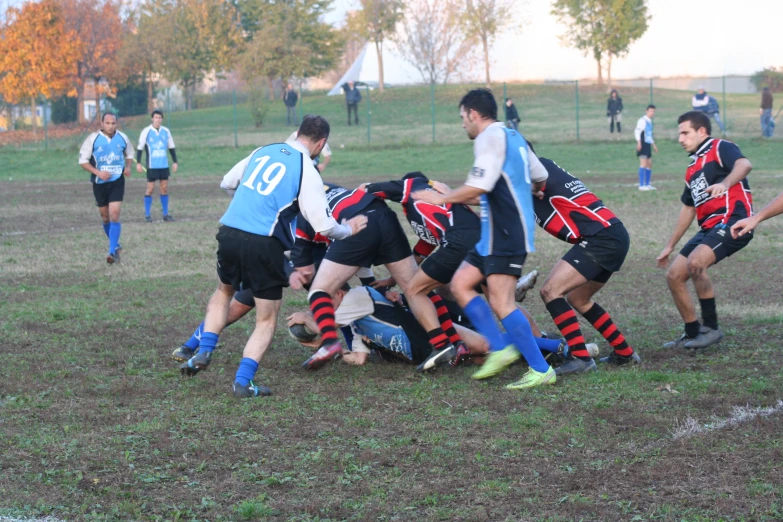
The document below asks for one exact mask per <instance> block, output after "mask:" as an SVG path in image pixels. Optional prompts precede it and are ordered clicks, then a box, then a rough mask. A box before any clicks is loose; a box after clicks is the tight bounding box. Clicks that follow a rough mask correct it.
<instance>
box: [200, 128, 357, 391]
mask: <svg viewBox="0 0 783 522" xmlns="http://www.w3.org/2000/svg"><path fill="white" fill-rule="evenodd" d="M328 137H329V123H328V122H327V121H326V120H325V119H324V118H322V117H320V116H308V117H306V118H304V120H303V121H302V124H301V126H300V128H299V137H298V138H297V140H296V141H295V142H294V143H292V144H284V143H276V144H272V145H267V146H265V147H261V148H258V149H256V150H255V151H254V152H253V153H252V154H251V155H250V156H248V157H247V158H245V159H244V160H242V161H241V162H239V163H238V164H237V165H236V166H235V167H234V169H237V170H238V171H241V172H242V175H241V183H240V184H239V185H238V186H237V189H236V193H235V194H234V198H233V199H232V200H231V204H230V205H229V207H228V210H227V211H226V213H225V214H224V215H223V217H222V218H221V219H220V223H221V225H222V226H221V227H220V230H219V231H218V234H217V240H218V251H217V273H218V278H219V280H220V281H219V283H218V288H217V290H216V291H215V293H214V294H213V295H212V298H211V299H210V301H209V304H208V305H207V314H206V318H205V320H204V332H203V333H202V335H201V344H200V347H199V351H198V353H197V354H196V355H195V356H193V358H191V359H190V360H189V361H188V363H187V364H188V365H189V366H191V367H193V368H195V369H198V370H201V369H204V368H206V367H207V366H209V363H210V360H211V357H212V352H213V351H214V349H215V345H216V344H217V341H218V336H219V335H220V332H221V331H222V330H223V328H224V327H225V322H226V316H227V315H228V308H229V303H230V301H231V298H232V297H233V295H234V292H235V291H238V290H239V289H240V286H241V287H243V288H249V289H250V290H251V291H252V292H253V298H254V300H255V303H256V327H255V330H254V331H253V333H252V335H251V336H250V339H248V342H247V345H245V350H244V353H243V359H242V361H241V363H240V365H239V369H238V370H237V374H236V378H235V380H234V395H235V396H236V397H239V398H242V397H256V396H259V395H269V394H270V393H271V391H270V390H269V388H267V387H265V386H256V385H255V384H254V383H253V378H254V377H255V373H256V371H257V369H258V363H259V361H260V360H261V357H263V355H264V352H265V351H266V350H267V348H269V345H270V344H271V341H272V336H273V334H274V331H275V325H276V323H277V314H278V312H279V310H280V300H281V298H282V292H283V287H286V286H288V279H287V277H286V275H285V272H284V270H283V263H284V262H285V258H284V254H283V252H284V251H285V250H289V249H290V248H291V246H292V245H293V243H294V234H295V229H296V216H297V213H298V212H299V211H301V212H302V216H303V217H305V218H306V219H307V221H308V222H309V223H310V224H311V225H312V226H313V228H314V229H315V230H316V231H318V232H320V233H322V234H324V235H326V236H329V237H332V238H337V239H339V238H346V237H349V236H350V235H351V234H353V233H354V232H356V231H358V230H360V229H361V228H362V222H363V221H364V220H363V219H361V217H360V218H358V219H357V218H355V219H354V220H352V221H351V222H349V223H347V224H342V225H338V224H337V222H336V221H335V220H334V218H332V216H330V215H329V213H328V211H327V205H326V198H325V196H324V190H323V181H322V180H321V177H320V175H319V174H318V172H317V171H316V170H315V168H314V167H313V165H312V163H311V162H310V158H312V157H315V156H317V155H318V153H319V152H320V151H321V149H322V148H323V146H324V144H325V143H326V140H327V138H328Z"/></svg>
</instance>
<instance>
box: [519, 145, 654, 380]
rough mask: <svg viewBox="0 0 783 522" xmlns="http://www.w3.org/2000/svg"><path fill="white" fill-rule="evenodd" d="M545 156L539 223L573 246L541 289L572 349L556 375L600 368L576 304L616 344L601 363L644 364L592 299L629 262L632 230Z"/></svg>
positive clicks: (536, 204) (537, 194)
mask: <svg viewBox="0 0 783 522" xmlns="http://www.w3.org/2000/svg"><path fill="white" fill-rule="evenodd" d="M540 160H541V164H542V165H543V166H544V167H545V168H546V170H547V173H548V177H547V179H546V181H543V182H541V184H537V185H536V186H534V195H533V208H534V210H535V213H536V222H537V223H538V224H539V225H540V226H541V227H542V228H543V229H544V230H546V231H547V232H549V233H550V234H551V235H553V236H555V237H556V238H558V239H560V240H561V241H566V242H568V243H571V244H573V245H574V246H573V247H571V250H569V251H568V252H567V253H566V255H564V256H563V258H562V259H561V260H560V261H558V262H557V264H555V266H554V268H552V271H551V272H550V273H549V276H548V277H547V279H546V281H545V282H544V284H543V286H542V287H541V297H542V299H543V300H544V303H545V304H546V308H547V310H548V311H549V313H550V315H551V316H552V319H553V320H554V321H555V324H556V325H557V328H558V329H559V330H560V333H561V334H562V335H563V337H565V339H566V342H567V343H568V347H569V352H570V353H569V356H568V357H567V358H566V361H565V362H564V364H562V365H561V366H559V367H558V368H556V369H555V373H557V375H566V374H569V373H583V372H586V371H591V370H595V368H596V366H595V362H594V361H593V359H592V358H591V357H590V354H589V353H588V351H587V347H586V346H585V338H584V337H583V336H582V331H581V329H580V328H579V319H578V318H577V317H576V314H575V313H574V308H576V310H577V311H578V312H579V313H580V314H581V315H582V316H583V317H584V318H585V319H587V320H588V321H590V324H592V325H593V326H594V327H595V329H596V330H598V332H599V333H600V334H601V335H603V336H604V338H605V339H606V340H607V341H608V342H609V344H610V345H611V346H612V347H613V348H614V351H613V352H612V354H611V355H609V356H608V357H604V358H602V359H601V362H604V363H609V364H615V365H622V364H628V363H639V362H640V361H641V359H640V357H639V355H638V354H636V353H635V352H634V351H633V349H632V348H631V347H630V346H629V345H628V343H627V342H626V340H625V337H624V336H623V334H622V333H621V332H620V330H618V329H617V327H616V326H615V325H614V323H613V322H612V318H611V317H610V316H609V313H607V312H606V311H605V310H604V309H603V308H601V306H600V305H599V304H598V303H596V302H595V301H593V296H594V295H595V294H596V292H598V291H599V290H600V289H601V288H603V286H604V285H605V284H606V282H607V281H608V280H609V278H610V277H611V276H612V273H614V272H617V271H618V270H620V267H621V266H622V264H623V262H624V261H625V256H626V255H627V254H628V247H629V245H630V239H629V237H628V232H627V231H626V230H625V227H624V226H623V224H622V222H621V221H620V220H619V219H618V218H617V216H616V215H615V214H614V213H613V212H612V211H611V210H609V209H608V208H606V206H604V204H603V202H602V201H601V200H600V199H598V198H597V197H596V196H595V194H593V193H592V192H590V190H588V188H587V187H586V186H585V184H584V183H582V181H580V180H579V179H577V178H575V177H574V176H572V175H571V174H570V173H568V172H566V171H565V170H564V169H562V168H561V167H560V166H559V165H557V164H556V163H555V162H554V161H552V160H549V159H546V158H540ZM572 307H573V308H572Z"/></svg>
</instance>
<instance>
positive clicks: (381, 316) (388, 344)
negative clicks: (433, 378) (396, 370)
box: [335, 286, 413, 361]
mask: <svg viewBox="0 0 783 522" xmlns="http://www.w3.org/2000/svg"><path fill="white" fill-rule="evenodd" d="M335 321H336V322H337V324H340V325H348V324H350V326H351V330H352V331H353V333H354V342H353V345H352V349H353V351H357V352H369V349H368V347H367V346H366V345H365V344H364V342H363V341H362V338H363V337H366V338H367V339H369V340H370V341H372V342H373V343H374V344H376V345H378V346H381V347H383V348H385V349H386V350H388V351H390V352H395V353H398V354H400V355H402V356H404V357H405V358H406V359H408V360H410V361H412V360H413V351H412V349H411V342H410V339H408V335H407V334H406V333H405V330H403V328H402V326H400V324H399V320H398V319H397V314H396V312H395V311H394V304H393V303H392V302H391V301H389V300H388V299H386V298H385V297H384V296H383V295H381V293H380V292H378V291H377V290H375V289H374V288H371V287H369V286H360V287H356V288H352V289H351V290H350V291H349V292H348V293H347V294H346V295H345V297H344V298H343V302H342V303H341V304H340V306H339V307H338V308H337V310H335Z"/></svg>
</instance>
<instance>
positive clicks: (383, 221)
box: [324, 200, 413, 268]
mask: <svg viewBox="0 0 783 522" xmlns="http://www.w3.org/2000/svg"><path fill="white" fill-rule="evenodd" d="M360 214H364V215H365V216H367V228H365V229H364V230H362V231H361V232H359V233H358V234H356V235H354V236H351V237H348V238H345V239H339V240H337V241H334V242H333V243H332V244H331V245H329V249H328V250H327V251H326V256H324V259H328V260H329V261H332V262H333V263H339V264H341V265H346V266H358V267H365V268H369V267H371V266H373V265H385V264H388V263H395V262H397V261H402V260H403V259H405V258H406V257H410V256H412V255H413V252H412V251H411V246H410V243H408V238H407V236H406V235H405V232H403V230H402V227H401V226H400V221H399V220H398V219H397V214H395V213H394V211H393V210H392V209H390V208H389V207H387V206H386V203H384V202H383V201H381V200H376V201H373V202H372V203H370V204H369V205H368V206H367V207H366V208H365V209H364V210H362V211H361V212H360Z"/></svg>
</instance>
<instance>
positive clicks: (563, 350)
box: [557, 339, 601, 359]
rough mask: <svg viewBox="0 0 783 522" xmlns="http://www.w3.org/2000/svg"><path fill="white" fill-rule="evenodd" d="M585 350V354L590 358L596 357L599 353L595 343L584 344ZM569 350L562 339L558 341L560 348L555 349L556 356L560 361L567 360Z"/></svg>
mask: <svg viewBox="0 0 783 522" xmlns="http://www.w3.org/2000/svg"><path fill="white" fill-rule="evenodd" d="M585 348H586V349H587V353H588V354H589V355H590V357H592V358H596V357H598V355H599V354H600V353H601V352H600V350H599V349H598V345H597V344H595V343H587V344H585ZM570 350H571V349H570V348H569V347H568V343H567V342H566V341H565V339H563V340H562V341H560V346H558V347H557V355H558V356H559V357H560V358H561V359H567V358H568V357H569V356H570Z"/></svg>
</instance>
